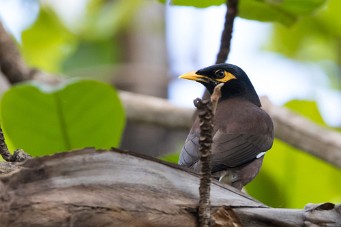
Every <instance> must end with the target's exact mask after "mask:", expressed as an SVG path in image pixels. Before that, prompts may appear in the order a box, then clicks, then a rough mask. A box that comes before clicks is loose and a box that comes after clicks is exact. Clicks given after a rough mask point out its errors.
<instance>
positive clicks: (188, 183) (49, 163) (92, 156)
mask: <svg viewBox="0 0 341 227" xmlns="http://www.w3.org/2000/svg"><path fill="white" fill-rule="evenodd" d="M15 165H16V166H15V168H14V167H13V164H11V168H9V169H8V165H5V166H7V169H6V170H7V171H6V172H3V171H1V170H0V173H1V174H0V201H1V203H0V226H11V227H19V226H82V227H86V226H196V225H197V206H198V201H199V191H198V187H199V176H198V174H196V173H194V172H191V171H190V170H187V169H185V168H182V167H179V166H177V165H173V164H169V163H166V162H163V161H160V160H157V159H154V158H151V157H146V156H142V155H137V154H134V153H131V152H126V151H121V150H117V149H113V150H111V151H105V150H103V151H97V150H95V149H91V148H88V149H83V150H78V151H73V152H65V153H59V154H55V155H52V156H45V157H40V158H33V159H28V160H26V161H25V162H24V163H22V164H15ZM1 166H2V165H0V168H1ZM327 204H329V203H327ZM211 205H212V211H213V212H212V216H213V217H212V224H213V226H232V224H233V223H234V224H235V226H252V227H258V226H262V227H266V226H310V225H304V224H305V223H308V224H309V223H311V222H310V221H311V220H315V219H316V217H318V218H317V219H318V220H321V216H322V218H327V220H329V221H331V222H332V224H333V222H334V224H335V225H329V226H338V224H340V220H341V219H340V213H341V212H340V209H339V208H340V207H339V206H333V204H329V206H328V205H325V207H327V208H326V209H321V208H316V207H315V208H309V209H310V211H309V210H293V209H276V208H270V207H267V206H266V205H264V204H262V203H260V202H258V201H257V200H255V199H253V198H251V197H250V196H248V195H247V194H245V193H243V192H240V191H238V190H236V189H234V188H232V187H229V186H227V185H223V184H220V183H219V182H217V181H215V180H212V183H211ZM318 207H320V206H318ZM312 210H313V211H314V212H312ZM326 211H328V212H326ZM311 214H313V215H311ZM321 214H322V215H321ZM317 215H319V216H317ZM314 218H315V219H314ZM337 221H339V222H337ZM339 226H340V225H339Z"/></svg>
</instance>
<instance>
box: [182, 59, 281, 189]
mask: <svg viewBox="0 0 341 227" xmlns="http://www.w3.org/2000/svg"><path fill="white" fill-rule="evenodd" d="M179 78H183V79H188V80H194V81H197V82H199V83H201V84H203V85H204V86H205V87H206V88H207V90H208V92H209V93H210V94H212V92H213V90H214V87H215V86H216V85H218V84H220V83H224V85H223V86H222V88H221V98H220V99H219V102H218V105H217V109H216V112H215V117H214V129H213V143H212V156H211V166H212V175H213V176H214V177H216V178H217V179H219V180H220V181H222V182H224V183H227V184H230V185H232V186H234V187H236V188H238V189H242V187H243V186H244V185H246V184H247V183H249V182H250V181H251V180H252V179H253V178H254V177H255V176H256V175H257V174H258V172H259V169H260V167H261V165H262V162H263V158H264V154H265V152H266V151H267V150H269V149H270V148H271V147H272V143H273V140H274V128H273V123H272V120H271V118H270V116H269V115H268V114H267V113H266V112H265V111H264V110H262V109H261V103H260V100H259V97H258V95H257V93H256V91H255V89H254V87H253V85H252V83H251V81H250V79H249V78H248V76H247V75H246V73H245V72H244V71H243V70H242V69H241V68H239V67H238V66H236V65H232V64H225V63H223V64H216V65H213V66H209V67H206V68H203V69H200V70H198V71H196V72H189V73H186V74H183V75H181V76H180V77H179ZM199 136H200V130H199V120H198V119H196V121H195V122H194V124H193V126H192V129H191V131H190V133H189V135H188V137H187V139H186V142H185V145H184V147H183V148H182V151H181V154H180V159H179V164H180V165H184V166H187V167H190V168H193V169H194V170H195V171H198V172H199V171H200V167H201V163H200V153H199Z"/></svg>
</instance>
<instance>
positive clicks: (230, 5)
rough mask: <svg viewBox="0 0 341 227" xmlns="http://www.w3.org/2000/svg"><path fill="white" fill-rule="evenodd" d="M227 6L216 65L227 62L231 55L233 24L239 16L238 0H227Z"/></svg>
mask: <svg viewBox="0 0 341 227" xmlns="http://www.w3.org/2000/svg"><path fill="white" fill-rule="evenodd" d="M226 6H227V11H226V15H225V24H224V29H223V32H222V34H221V41H220V49H219V52H218V55H217V60H216V64H218V63H224V62H226V60H227V57H228V55H229V53H230V49H231V48H230V47H231V39H232V32H233V23H234V19H235V18H236V16H237V14H238V0H227V1H226Z"/></svg>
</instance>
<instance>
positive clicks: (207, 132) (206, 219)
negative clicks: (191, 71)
mask: <svg viewBox="0 0 341 227" xmlns="http://www.w3.org/2000/svg"><path fill="white" fill-rule="evenodd" d="M222 85H223V84H219V85H217V86H216V87H215V88H214V92H213V94H212V96H211V100H209V99H208V100H201V99H199V98H197V99H195V100H194V105H195V106H196V108H197V109H198V116H199V120H200V138H199V145H200V147H199V150H200V154H201V155H200V162H201V178H200V186H199V196H200V200H199V209H198V213H199V226H201V227H203V226H205V227H206V226H211V225H210V223H211V203H210V191H211V188H210V184H211V169H212V168H211V146H212V142H213V139H212V137H213V117H214V113H215V110H216V108H217V103H218V101H219V98H220V96H221V92H220V89H221V87H222Z"/></svg>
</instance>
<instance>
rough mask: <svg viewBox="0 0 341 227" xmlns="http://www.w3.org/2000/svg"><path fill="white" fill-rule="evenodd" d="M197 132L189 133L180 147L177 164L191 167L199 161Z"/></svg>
mask: <svg viewBox="0 0 341 227" xmlns="http://www.w3.org/2000/svg"><path fill="white" fill-rule="evenodd" d="M199 136H200V134H199V132H190V133H189V134H188V136H187V139H186V141H185V144H184V146H183V147H182V150H181V153H180V157H179V164H180V165H184V166H188V167H191V166H192V165H194V164H195V163H196V162H198V161H199V159H200V153H199Z"/></svg>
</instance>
